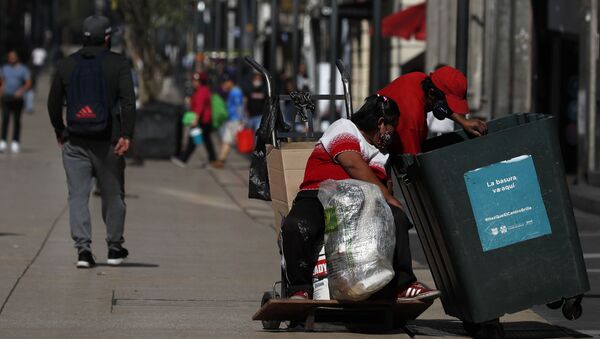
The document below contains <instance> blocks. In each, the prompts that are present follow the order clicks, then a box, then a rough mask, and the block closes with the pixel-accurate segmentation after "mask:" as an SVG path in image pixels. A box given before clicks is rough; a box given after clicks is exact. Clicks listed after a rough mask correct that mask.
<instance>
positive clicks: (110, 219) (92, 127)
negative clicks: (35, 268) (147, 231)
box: [48, 16, 135, 268]
mask: <svg viewBox="0 0 600 339" xmlns="http://www.w3.org/2000/svg"><path fill="white" fill-rule="evenodd" d="M83 31H84V32H83V34H84V47H83V48H82V49H80V50H79V51H77V52H76V53H74V54H72V55H71V56H69V57H67V58H65V59H64V60H62V61H61V62H59V63H58V65H57V67H56V73H55V74H54V77H53V80H52V86H51V88H50V94H49V95H48V112H49V114H50V121H51V122H52V126H53V127H54V130H55V133H56V138H57V140H58V143H59V145H60V146H61V148H62V155H63V164H64V167H65V171H66V174H67V184H68V188H69V217H70V218H69V219H70V225H71V236H72V238H73V240H74V241H75V247H76V248H77V250H78V255H79V258H78V262H77V267H84V268H85V267H91V266H93V265H94V264H95V262H94V258H93V256H92V251H91V242H92V241H91V220H90V212H89V206H88V201H89V196H90V190H91V180H92V177H95V178H96V179H97V184H98V188H99V189H100V192H101V199H102V217H103V220H104V222H105V223H106V242H107V245H108V264H111V265H119V264H121V263H122V262H123V260H124V259H125V258H126V257H127V255H128V251H127V250H126V249H125V248H123V247H122V243H123V242H124V238H123V230H124V224H125V191H124V178H125V176H124V173H125V160H124V158H123V155H124V154H125V152H127V150H128V149H129V144H130V142H131V139H132V137H133V129H134V122H135V94H134V90H133V80H132V77H131V70H130V66H129V63H128V62H127V60H126V59H125V58H124V57H123V56H122V55H120V54H117V53H113V52H110V42H111V40H110V39H111V33H112V32H111V28H110V22H109V20H108V19H107V18H105V17H102V16H91V17H88V18H87V19H85V21H84V22H83ZM97 98H102V99H97ZM65 99H66V106H67V114H66V116H67V124H66V125H65V123H64V120H63V102H65ZM103 117H104V118H103Z"/></svg>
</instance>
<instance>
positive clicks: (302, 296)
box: [290, 291, 310, 300]
mask: <svg viewBox="0 0 600 339" xmlns="http://www.w3.org/2000/svg"><path fill="white" fill-rule="evenodd" d="M290 299H292V300H309V299H310V296H309V295H308V292H306V291H296V292H294V293H293V294H292V295H291V296H290Z"/></svg>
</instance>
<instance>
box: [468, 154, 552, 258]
mask: <svg viewBox="0 0 600 339" xmlns="http://www.w3.org/2000/svg"><path fill="white" fill-rule="evenodd" d="M464 179H465V184H466V185H467V192H468V193H469V199H470V200H471V206H472V208H473V215H474V216H475V221H476V223H477V230H478V232H479V239H480V240H481V246H482V247H483V251H490V250H493V249H497V248H501V247H505V246H509V245H512V244H516V243H519V242H522V241H526V240H529V239H534V238H537V237H541V236H543V235H546V234H550V233H552V231H551V229H550V222H549V221H548V214H547V213H546V207H545V206H544V202H543V201H542V194H541V192H540V185H539V182H538V178H537V174H536V172H535V167H534V165H533V159H532V158H531V155H522V156H519V157H516V158H513V159H509V160H505V161H501V162H499V163H495V164H492V165H489V166H486V167H482V168H478V169H475V170H472V171H469V172H467V173H465V175H464Z"/></svg>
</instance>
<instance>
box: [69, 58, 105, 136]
mask: <svg viewBox="0 0 600 339" xmlns="http://www.w3.org/2000/svg"><path fill="white" fill-rule="evenodd" d="M108 53H109V52H108V51H103V52H100V53H99V54H97V55H95V56H90V57H88V56H83V55H81V53H80V52H77V53H75V54H73V55H72V56H71V57H72V58H73V59H74V60H75V69H73V72H72V73H71V79H70V83H69V90H68V91H67V126H68V129H69V133H72V134H76V135H83V136H86V135H97V134H101V133H103V132H105V131H106V130H107V128H108V125H109V120H110V108H109V105H108V98H107V92H108V91H107V89H106V79H104V72H103V70H102V59H103V58H104V57H105V56H106V55H107V54H108Z"/></svg>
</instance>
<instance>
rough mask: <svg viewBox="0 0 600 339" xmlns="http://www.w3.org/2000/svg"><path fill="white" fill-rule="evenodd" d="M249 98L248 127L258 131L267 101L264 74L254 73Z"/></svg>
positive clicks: (247, 107) (247, 104)
mask: <svg viewBox="0 0 600 339" xmlns="http://www.w3.org/2000/svg"><path fill="white" fill-rule="evenodd" d="M247 98H248V99H247V100H246V110H247V111H248V127H250V128H252V129H253V130H254V131H256V130H257V129H258V127H260V121H261V118H262V114H263V110H264V109H265V102H266V101H267V89H266V87H265V85H264V83H263V78H262V75H260V74H258V73H255V74H253V75H252V83H251V86H250V89H249V91H248V96H247Z"/></svg>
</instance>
